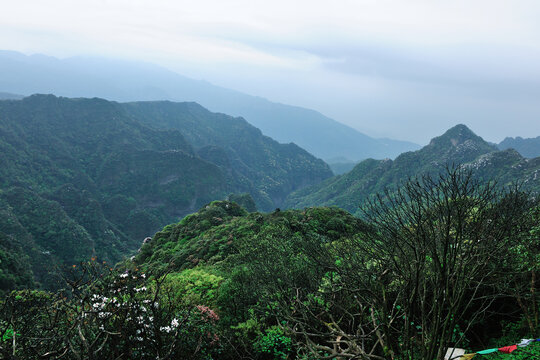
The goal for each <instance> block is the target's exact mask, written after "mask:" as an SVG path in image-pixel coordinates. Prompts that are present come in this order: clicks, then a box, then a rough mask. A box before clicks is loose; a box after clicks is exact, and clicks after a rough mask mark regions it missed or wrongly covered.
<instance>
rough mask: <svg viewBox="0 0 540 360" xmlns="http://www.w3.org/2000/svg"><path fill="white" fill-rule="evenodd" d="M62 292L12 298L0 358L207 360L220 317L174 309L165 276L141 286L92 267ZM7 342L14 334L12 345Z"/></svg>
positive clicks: (4, 309) (135, 276) (131, 276)
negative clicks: (163, 284)
mask: <svg viewBox="0 0 540 360" xmlns="http://www.w3.org/2000/svg"><path fill="white" fill-rule="evenodd" d="M73 275H74V276H73V278H71V279H67V284H68V285H69V287H70V288H69V291H65V292H58V293H56V294H51V293H46V292H39V291H18V292H13V293H11V295H9V296H8V297H7V298H6V299H5V300H4V301H3V303H2V304H1V308H0V339H1V340H0V357H2V358H13V355H16V357H15V358H21V359H22V358H24V359H33V358H42V357H49V358H51V357H52V358H57V357H62V358H65V359H72V358H73V359H109V358H111V359H112V358H114V359H156V358H157V359H188V358H189V359H212V358H213V356H214V355H215V354H217V353H219V350H220V346H221V345H220V342H219V336H218V334H217V331H216V325H217V322H218V321H219V316H218V315H217V314H216V313H215V312H214V311H213V310H212V309H210V308H209V307H207V306H204V305H199V306H196V307H188V306H185V305H181V304H179V303H177V302H175V301H173V299H172V297H171V296H169V295H171V292H170V291H169V289H164V288H163V287H162V283H163V280H164V278H165V276H162V277H156V278H154V279H152V280H149V279H147V276H146V275H145V274H142V273H140V272H139V271H137V270H131V271H127V272H124V273H121V274H118V273H115V272H114V271H112V270H110V269H105V268H104V267H103V266H100V265H96V264H95V263H93V262H91V263H86V264H83V265H82V266H81V267H79V268H77V271H76V272H75V271H74V273H73ZM13 334H16V336H15V338H14V336H13Z"/></svg>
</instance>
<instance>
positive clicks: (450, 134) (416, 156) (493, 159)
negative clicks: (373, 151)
mask: <svg viewBox="0 0 540 360" xmlns="http://www.w3.org/2000/svg"><path fill="white" fill-rule="evenodd" d="M452 165H464V166H465V167H468V168H471V169H473V175H474V176H475V177H476V178H477V179H481V180H484V181H492V180H497V181H498V182H499V183H500V184H501V185H508V184H510V183H517V182H519V183H521V185H522V186H523V188H524V189H528V190H532V191H540V158H536V159H525V158H524V157H522V156H521V155H520V154H519V153H517V152H516V151H515V150H512V149H508V150H505V151H499V150H498V149H497V147H495V146H494V145H491V144H489V143H487V142H486V141H484V140H483V139H482V138H481V137H479V136H477V135H476V134H474V133H473V132H472V131H471V130H470V129H468V128H467V127H466V126H465V125H457V126H455V127H453V128H451V129H449V130H448V131H447V132H446V133H444V134H443V135H441V136H439V137H436V138H434V139H433V140H431V142H430V143H429V144H428V145H427V146H425V147H423V148H422V149H420V150H418V151H414V152H406V153H403V154H401V155H400V156H398V157H397V158H396V159H395V160H390V159H387V160H373V159H369V160H365V161H362V162H360V163H359V164H358V165H356V166H355V167H354V168H353V169H352V170H351V171H350V172H348V173H346V174H343V175H340V176H335V177H333V178H330V179H328V180H326V181H324V182H322V183H320V184H318V185H314V186H312V187H308V188H305V189H302V190H299V191H296V192H294V193H292V194H291V195H289V197H288V198H287V200H286V207H290V208H303V207H306V206H321V205H325V206H331V205H335V206H338V207H340V208H343V209H346V210H348V211H350V212H352V213H358V211H359V206H360V205H361V204H362V203H364V202H365V201H366V200H367V199H369V197H370V196H372V195H373V194H375V193H377V192H379V193H382V192H383V191H384V190H385V189H387V188H388V189H390V190H395V189H396V188H397V186H398V185H399V184H400V183H403V182H404V181H406V180H407V179H408V178H409V177H411V176H419V175H422V174H426V173H428V174H429V173H431V174H433V173H438V172H440V171H441V170H443V169H444V168H445V167H447V166H452Z"/></svg>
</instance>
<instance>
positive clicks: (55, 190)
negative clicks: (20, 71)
mask: <svg viewBox="0 0 540 360" xmlns="http://www.w3.org/2000/svg"><path fill="white" fill-rule="evenodd" d="M157 113H159V114H160V116H159V117H158V116H154V119H155V123H151V124H147V123H148V122H149V118H150V116H153V115H154V114H157ZM167 122H168V123H170V126H169V125H167V124H168V123H167ZM0 163H1V164H2V166H1V167H0V204H1V205H2V206H1V207H0V211H1V212H2V215H3V216H1V217H0V235H1V236H0V249H8V248H9V249H12V250H10V251H9V252H4V251H2V254H1V255H0V256H6V257H10V256H14V259H17V264H18V265H17V266H11V265H8V262H2V263H0V269H1V270H2V273H1V276H0V291H4V290H7V289H12V288H17V287H18V286H27V285H28V284H30V283H32V284H33V286H37V287H40V286H41V287H43V288H51V287H55V286H56V284H55V281H56V279H55V277H54V276H52V277H51V274H54V273H56V272H57V271H56V270H55V267H56V266H64V265H67V266H71V265H72V264H75V263H77V262H80V261H82V260H85V259H89V258H90V257H92V256H96V257H97V258H98V259H99V260H100V261H107V262H108V263H113V264H114V263H116V262H117V261H119V260H121V259H122V257H123V256H127V255H129V254H130V253H131V252H133V251H135V250H136V249H137V248H138V247H139V246H140V244H141V243H142V241H143V239H144V238H145V237H148V236H152V235H153V234H154V233H155V232H156V231H157V230H159V229H160V228H162V227H163V226H165V225H167V224H169V223H172V222H176V221H179V220H180V219H181V218H182V217H183V216H185V215H187V214H189V213H192V212H194V211H196V210H197V209H198V208H200V207H201V206H203V205H204V204H206V203H208V202H210V201H212V200H216V199H225V198H227V197H228V196H229V195H231V194H242V193H250V194H251V195H252V197H253V199H254V201H255V204H256V206H257V207H258V208H259V209H262V210H265V211H268V210H271V209H274V208H276V207H279V206H280V205H281V203H282V201H283V200H284V198H285V197H286V196H287V195H288V193H290V192H291V191H293V190H296V189H300V188H302V187H304V186H307V185H311V184H314V183H316V182H319V181H321V180H323V179H326V178H328V177H330V176H332V172H331V170H330V169H329V167H328V165H326V164H325V163H324V162H323V161H322V160H319V159H316V158H315V157H313V156H312V155H310V154H309V153H307V152H306V151H304V150H302V149H301V148H299V147H298V146H296V145H294V144H287V145H285V144H278V143H277V142H275V141H274V140H272V139H270V138H268V137H265V136H263V135H262V134H261V132H260V131H259V130H258V129H256V128H254V127H253V126H251V125H249V124H248V123H247V122H246V121H245V120H243V119H241V118H232V117H230V116H226V115H222V114H214V113H211V112H209V111H207V110H205V109H203V108H202V107H200V106H198V105H196V104H171V103H144V104H137V103H132V104H118V103H114V102H108V101H105V100H102V99H67V98H59V97H55V96H52V95H35V96H31V97H27V98H24V99H23V100H9V101H8V100H6V101H0ZM14 254H17V255H14ZM28 258H31V259H33V260H32V261H31V262H28Z"/></svg>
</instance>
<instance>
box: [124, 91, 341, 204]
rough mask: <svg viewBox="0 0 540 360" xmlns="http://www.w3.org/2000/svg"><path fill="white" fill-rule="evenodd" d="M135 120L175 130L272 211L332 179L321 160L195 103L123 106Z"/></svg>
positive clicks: (204, 156)
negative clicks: (298, 192) (302, 190)
mask: <svg viewBox="0 0 540 360" xmlns="http://www.w3.org/2000/svg"><path fill="white" fill-rule="evenodd" d="M123 107H124V108H125V109H126V111H127V112H128V113H129V114H130V115H131V116H132V117H133V118H135V119H137V120H139V121H141V122H143V123H145V124H147V125H149V126H152V127H155V128H157V129H177V130H179V131H180V132H181V133H182V135H183V136H184V137H185V138H186V139H187V141H188V142H189V143H190V144H192V145H193V146H194V147H195V149H196V152H197V153H198V155H199V156H200V157H202V158H204V159H206V160H208V161H210V162H212V163H214V164H216V165H219V166H220V167H221V168H222V169H223V170H224V171H226V172H229V173H231V174H233V178H235V179H236V180H237V183H236V185H237V187H238V188H239V189H243V190H244V191H246V192H250V193H251V194H252V195H253V196H254V197H255V200H256V202H257V203H258V204H259V206H260V207H261V208H262V209H264V210H272V209H274V208H275V207H277V206H280V205H281V203H282V202H283V200H284V198H285V196H286V195H287V194H289V193H290V192H292V191H294V190H297V189H299V188H303V187H305V186H308V185H312V184H317V183H319V182H321V181H322V180H324V179H326V178H329V177H330V176H332V172H331V171H330V169H329V168H328V165H326V164H325V163H324V162H323V161H322V160H318V159H316V158H314V157H313V156H312V155H311V154H309V153H308V152H306V151H305V150H303V149H301V148H299V147H298V146H296V145H295V144H287V145H285V144H279V143H278V142H276V141H274V140H272V139H271V138H269V137H267V136H264V135H263V134H262V133H261V131H260V130H259V129H257V128H255V127H253V126H252V125H250V124H248V122H247V121H245V120H244V119H242V118H233V117H231V116H228V115H224V114H218V113H211V112H210V111H208V110H206V109H205V108H203V107H202V106H200V105H198V104H196V103H173V102H168V101H165V102H138V103H128V104H123Z"/></svg>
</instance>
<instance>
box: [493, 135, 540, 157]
mask: <svg viewBox="0 0 540 360" xmlns="http://www.w3.org/2000/svg"><path fill="white" fill-rule="evenodd" d="M497 146H498V147H499V149H501V150H506V149H515V150H517V151H518V152H519V153H520V154H521V155H523V156H524V157H526V158H535V157H538V156H540V136H537V137H535V138H528V139H524V138H522V137H519V136H518V137H516V138H512V137H507V138H506V139H504V140H503V141H501V143H500V144H499V145H497Z"/></svg>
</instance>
